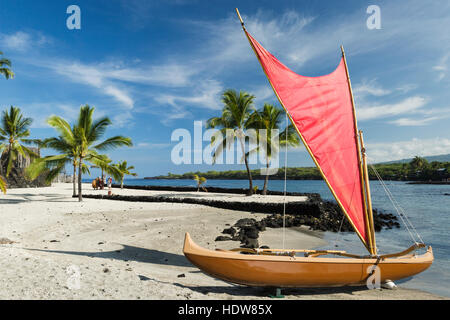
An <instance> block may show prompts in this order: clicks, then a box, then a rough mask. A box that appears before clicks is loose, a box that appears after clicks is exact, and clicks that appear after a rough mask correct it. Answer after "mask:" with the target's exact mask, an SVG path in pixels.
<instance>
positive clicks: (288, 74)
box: [183, 9, 433, 288]
mask: <svg viewBox="0 0 450 320" xmlns="http://www.w3.org/2000/svg"><path fill="white" fill-rule="evenodd" d="M236 12H237V14H238V17H239V19H240V21H241V25H242V28H243V30H244V33H245V35H246V36H247V39H248V41H249V42H250V45H251V47H252V49H253V50H254V52H255V54H256V56H257V58H258V60H259V62H260V63H261V66H262V68H263V70H264V72H265V74H266V76H267V78H268V80H269V83H270V85H271V86H272V89H273V90H274V92H275V94H276V96H277V98H278V100H279V102H280V104H281V105H282V106H283V108H284V109H285V111H286V113H287V115H288V117H289V119H290V120H291V122H292V124H293V125H294V127H295V128H296V130H297V132H298V134H299V136H300V138H301V140H302V141H303V143H304V145H305V147H306V149H307V150H308V152H309V154H310V156H311V158H312V159H313V161H314V163H315V164H316V166H317V168H318V169H319V171H320V173H321V174H322V177H323V178H324V180H325V182H326V183H327V185H328V187H329V189H330V190H331V193H332V194H333V196H334V197H335V199H336V201H337V203H338V204H339V206H340V208H341V209H342V211H343V213H344V215H345V216H346V217H347V219H348V220H349V222H350V224H351V225H352V227H353V229H354V230H355V232H356V234H357V235H358V237H359V238H360V240H361V241H362V243H363V244H364V246H365V247H366V249H367V250H368V252H369V254H368V255H365V256H364V255H355V254H350V253H347V252H345V251H339V250H307V249H304V250H303V249H300V250H295V249H293V250H290V249H247V248H238V249H233V250H220V249H216V250H215V251H214V250H208V249H205V248H202V247H200V246H198V245H197V244H195V243H194V242H193V240H192V239H191V237H190V235H189V233H186V237H185V241H184V249H183V252H184V254H185V256H186V258H187V259H188V260H189V261H191V262H192V263H193V264H194V265H195V266H197V267H198V268H199V269H201V270H202V271H203V272H205V273H206V274H208V275H210V276H212V277H215V278H219V279H222V280H225V281H228V282H232V283H237V284H242V285H249V286H268V287H278V288H283V287H332V286H349V285H365V284H367V282H368V279H369V277H371V276H372V275H375V274H376V277H378V278H377V279H376V280H378V281H379V282H380V283H383V282H389V281H395V280H398V279H403V278H407V277H411V276H413V275H416V274H418V273H420V272H422V271H424V270H426V269H427V268H429V267H430V266H431V264H432V262H433V251H432V248H431V247H430V246H428V247H427V246H426V245H425V244H424V243H423V241H422V239H421V238H420V236H418V239H419V241H416V240H415V238H414V237H413V236H412V234H411V233H410V234H411V237H412V238H413V242H414V244H413V245H412V246H411V247H410V248H408V249H406V250H404V251H402V252H398V253H393V254H384V255H379V254H378V252H377V246H376V241H375V231H374V222H373V212H372V201H371V195H370V186H369V174H368V170H367V159H366V153H365V148H364V141H363V136H362V131H358V127H357V123H356V112H355V104H354V99H353V92H352V87H351V83H350V77H349V73H348V69H347V61H346V58H345V53H344V49H343V47H341V50H342V59H341V62H340V64H339V66H338V67H337V69H336V70H335V71H334V72H332V73H330V74H329V75H325V76H321V77H316V78H314V77H304V76H300V75H298V74H296V73H294V72H293V71H291V70H290V69H288V68H287V67H286V66H284V65H283V64H282V63H281V62H279V61H278V60H277V59H276V58H275V57H274V56H273V55H272V54H271V53H269V52H268V51H267V50H266V49H264V48H263V47H262V46H261V45H260V44H259V43H258V42H257V41H256V40H255V39H254V38H253V37H252V36H251V35H250V34H249V33H248V32H247V30H246V29H245V26H244V22H243V20H242V18H241V16H240V14H239V11H238V10H237V9H236ZM400 217H401V218H402V220H403V219H404V215H403V214H401V215H400ZM405 226H406V227H407V228H408V225H407V224H405ZM408 231H409V228H408ZM425 248H426V252H425V253H423V254H420V255H419V254H418V252H417V250H418V249H425ZM242 253H246V254H242ZM298 254H303V256H298ZM375 267H377V268H375Z"/></svg>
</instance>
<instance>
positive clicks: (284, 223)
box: [283, 111, 289, 249]
mask: <svg viewBox="0 0 450 320" xmlns="http://www.w3.org/2000/svg"><path fill="white" fill-rule="evenodd" d="M285 115H286V128H285V132H284V135H285V137H284V140H285V141H284V143H285V149H284V197H283V249H284V244H285V240H286V234H285V227H286V189H287V188H286V180H287V148H288V145H287V139H288V126H289V120H288V115H287V111H286V112H285Z"/></svg>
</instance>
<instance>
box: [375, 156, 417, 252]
mask: <svg viewBox="0 0 450 320" xmlns="http://www.w3.org/2000/svg"><path fill="white" fill-rule="evenodd" d="M369 165H370V167H371V168H372V170H373V172H374V173H375V175H376V177H377V179H378V180H379V181H380V183H381V186H382V187H383V189H384V191H385V192H386V194H387V196H388V198H389V200H390V201H391V203H392V205H393V206H394V208H395V210H396V211H397V214H398V215H399V216H400V219H401V220H402V222H403V224H404V225H405V227H406V230H407V231H408V233H409V235H410V237H411V239H412V240H413V242H414V243H417V242H419V243H424V242H423V239H422V237H421V236H420V234H419V233H418V232H417V230H416V228H415V227H414V225H413V224H412V223H411V221H410V220H409V218H408V216H407V215H406V213H405V210H403V208H402V207H401V206H400V204H399V203H398V202H397V200H396V199H395V198H394V196H393V194H392V193H391V191H390V190H389V188H388V187H387V185H386V184H385V182H384V181H383V179H382V178H381V176H380V174H379V173H378V171H377V169H376V168H375V166H373V165H372V164H369ZM408 225H409V226H408ZM410 228H411V229H412V230H413V231H414V233H415V234H416V236H417V239H418V240H419V241H416V238H415V237H414V236H413V234H412V232H411V230H410Z"/></svg>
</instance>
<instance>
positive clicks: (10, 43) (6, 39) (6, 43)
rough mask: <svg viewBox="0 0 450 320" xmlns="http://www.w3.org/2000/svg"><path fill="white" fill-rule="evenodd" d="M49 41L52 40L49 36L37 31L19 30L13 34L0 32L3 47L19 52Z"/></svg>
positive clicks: (0, 42) (0, 43) (0, 41)
mask: <svg viewBox="0 0 450 320" xmlns="http://www.w3.org/2000/svg"><path fill="white" fill-rule="evenodd" d="M48 42H50V41H49V39H48V38H46V37H44V36H43V35H40V34H36V33H26V32H23V31H17V32H16V33H13V34H0V45H1V47H3V48H6V49H9V50H15V51H19V52H24V51H26V50H30V49H32V48H33V47H37V46H42V45H44V44H46V43H48Z"/></svg>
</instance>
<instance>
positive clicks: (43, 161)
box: [26, 116, 89, 196]
mask: <svg viewBox="0 0 450 320" xmlns="http://www.w3.org/2000/svg"><path fill="white" fill-rule="evenodd" d="M47 123H48V124H50V125H51V126H52V127H54V128H55V129H56V130H58V131H59V132H60V133H61V135H60V136H59V137H54V138H48V139H45V140H44V141H43V142H42V144H41V147H42V148H50V149H53V150H56V151H59V152H60V154H59V155H54V156H47V157H44V158H37V159H35V160H34V161H33V162H32V163H31V164H30V166H29V167H28V168H27V170H26V175H27V177H28V178H29V179H30V180H34V179H36V178H37V177H38V176H39V175H40V174H42V173H44V172H45V173H46V177H45V180H46V182H47V183H51V182H52V181H53V179H54V178H56V177H57V176H58V175H59V174H60V173H62V172H63V171H64V170H65V167H66V165H67V164H69V165H72V166H73V176H72V184H73V193H72V195H73V196H76V195H77V191H76V176H77V168H78V156H77V146H76V141H75V139H74V132H73V128H71V127H70V125H69V124H68V123H67V121H65V120H64V119H62V118H60V117H57V116H52V117H50V118H49V119H48V120H47ZM82 173H89V168H88V167H87V166H86V165H84V166H83V170H82Z"/></svg>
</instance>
